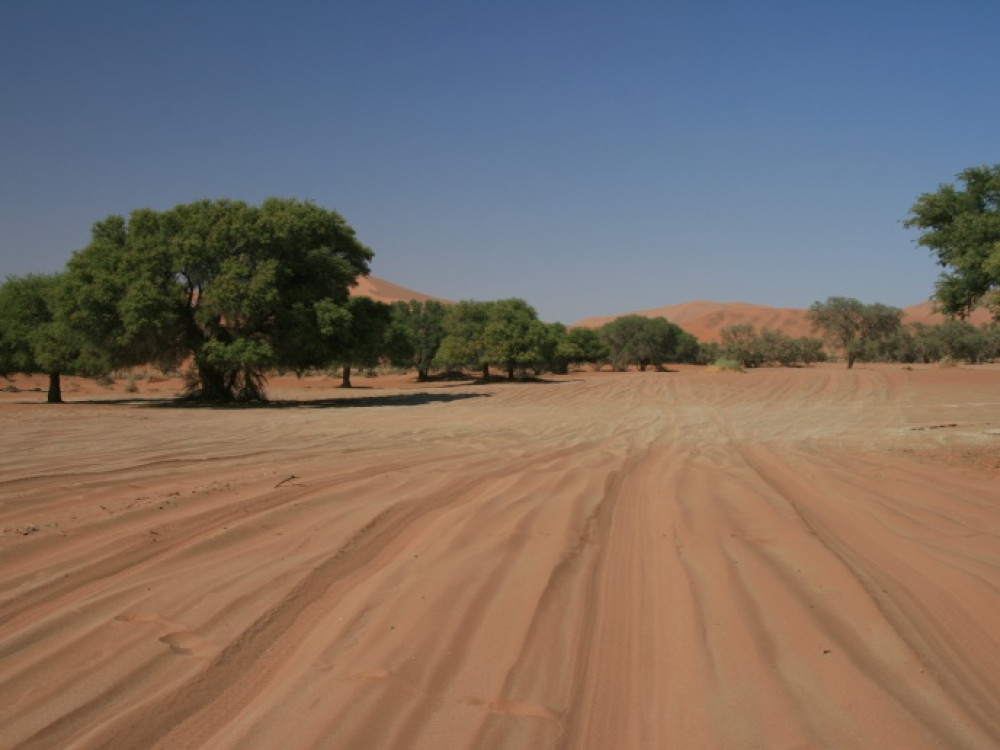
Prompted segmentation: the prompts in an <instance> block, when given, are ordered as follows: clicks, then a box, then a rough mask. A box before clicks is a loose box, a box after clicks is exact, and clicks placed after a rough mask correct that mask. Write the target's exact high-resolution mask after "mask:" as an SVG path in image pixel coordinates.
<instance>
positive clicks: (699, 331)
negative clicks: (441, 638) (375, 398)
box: [351, 276, 991, 341]
mask: <svg viewBox="0 0 1000 750" xmlns="http://www.w3.org/2000/svg"><path fill="white" fill-rule="evenodd" d="M351 294H352V295H354V296H366V297H371V298H372V299H374V300H378V301H379V302H386V303H392V302H396V301H399V300H403V301H408V300H421V301H424V300H437V301H439V302H445V303H449V302H450V300H445V299H441V298H440V297H433V296H431V295H429V294H423V293H422V292H417V291H414V290H413V289H408V288H407V287H404V286H400V285H399V284H394V283H392V282H391V281H386V280H385V279H382V278H379V277H377V276H362V277H360V278H358V285H357V286H356V287H354V288H353V289H352V290H351ZM529 301H530V300H529ZM622 315H642V316H645V317H647V318H661V317H662V318H666V319H667V320H669V321H670V322H671V323H676V324H677V325H679V326H680V327H681V328H683V329H684V330H685V331H688V332H689V333H691V334H692V335H694V336H695V337H696V338H697V339H698V340H699V341H718V338H719V331H720V330H721V329H723V328H725V327H726V326H732V325H741V324H748V323H749V324H750V325H753V326H755V327H756V328H757V329H758V330H760V329H762V328H771V329H773V330H777V331H782V332H783V333H786V334H788V335H789V336H794V337H798V336H814V335H816V334H815V332H814V331H813V329H812V325H811V324H810V323H809V319H808V317H807V315H806V310H805V309H802V308H796V307H770V306H768V305H753V304H750V303H747V302H712V301H710V300H693V301H690V302H681V303H679V304H676V305H665V306H663V307H654V308H651V309H648V310H638V311H635V312H626V313H618V314H616V315H604V316H595V317H590V318H584V319H582V320H579V321H577V322H576V323H574V324H573V327H575V328H600V327H601V326H602V325H604V324H605V323H607V322H608V321H611V320H614V319H615V318H619V317H621V316H622ZM944 320H945V317H944V316H943V315H941V314H940V313H935V312H934V309H933V303H931V302H921V303H919V304H916V305H910V306H909V307H905V308H903V321H904V322H906V323H924V324H926V325H937V324H939V323H943V322H944ZM969 320H970V321H971V322H972V323H974V324H976V325H981V324H983V323H988V322H989V321H990V320H991V317H990V314H989V313H988V312H987V311H986V310H976V312H975V313H973V315H972V316H971V317H970V318H969Z"/></svg>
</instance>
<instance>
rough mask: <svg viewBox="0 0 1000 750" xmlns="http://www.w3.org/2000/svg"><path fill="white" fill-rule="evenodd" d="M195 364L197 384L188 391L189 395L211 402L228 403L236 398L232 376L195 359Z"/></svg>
mask: <svg viewBox="0 0 1000 750" xmlns="http://www.w3.org/2000/svg"><path fill="white" fill-rule="evenodd" d="M195 365H196V366H197V368H198V386H197V388H196V389H192V390H191V391H189V393H188V395H189V397H194V398H196V399H198V400H199V401H207V402H208V403H211V404H228V403H230V402H232V401H235V400H236V394H235V393H233V380H234V378H233V377H232V375H231V374H230V373H227V372H226V371H225V370H221V369H218V368H215V367H211V366H210V365H207V364H205V363H204V362H198V361H197V360H195Z"/></svg>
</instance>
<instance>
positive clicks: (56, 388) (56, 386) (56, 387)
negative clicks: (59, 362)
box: [48, 372, 63, 404]
mask: <svg viewBox="0 0 1000 750" xmlns="http://www.w3.org/2000/svg"><path fill="white" fill-rule="evenodd" d="M48 402H49V403H50V404H61V403H62V402H63V400H62V380H61V378H60V374H59V373H58V372H50V373H49V398H48Z"/></svg>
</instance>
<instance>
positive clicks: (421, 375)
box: [417, 367, 430, 383]
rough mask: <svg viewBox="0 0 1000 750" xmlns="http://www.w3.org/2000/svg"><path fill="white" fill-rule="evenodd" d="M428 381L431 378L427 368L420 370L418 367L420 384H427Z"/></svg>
mask: <svg viewBox="0 0 1000 750" xmlns="http://www.w3.org/2000/svg"><path fill="white" fill-rule="evenodd" d="M428 380H430V377H429V376H428V374H427V368H426V367H425V368H424V369H420V368H419V367H418V368H417V381H418V382H420V383H426V382H427V381H428Z"/></svg>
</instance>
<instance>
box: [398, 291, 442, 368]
mask: <svg viewBox="0 0 1000 750" xmlns="http://www.w3.org/2000/svg"><path fill="white" fill-rule="evenodd" d="M445 316H446V309H445V306H444V305H442V304H441V303H440V302H437V301H435V300H427V301H426V302H421V301H418V300H411V301H409V302H394V303H393V304H392V324H391V328H390V332H389V336H390V349H391V354H392V359H393V361H394V362H397V363H398V364H402V365H404V366H406V367H413V368H414V369H416V371H417V379H418V380H421V381H424V380H427V379H428V376H429V372H430V368H431V365H432V364H433V363H434V357H435V355H436V354H437V351H438V348H439V347H440V346H441V340H442V339H443V338H444V335H445Z"/></svg>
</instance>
